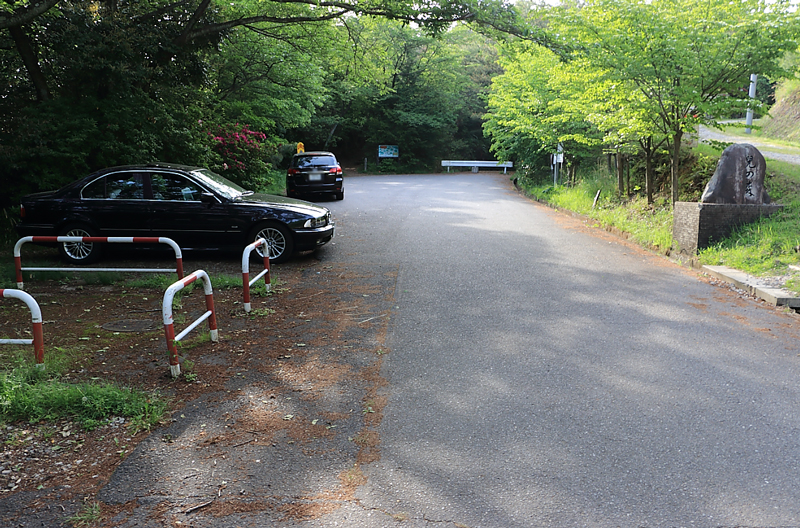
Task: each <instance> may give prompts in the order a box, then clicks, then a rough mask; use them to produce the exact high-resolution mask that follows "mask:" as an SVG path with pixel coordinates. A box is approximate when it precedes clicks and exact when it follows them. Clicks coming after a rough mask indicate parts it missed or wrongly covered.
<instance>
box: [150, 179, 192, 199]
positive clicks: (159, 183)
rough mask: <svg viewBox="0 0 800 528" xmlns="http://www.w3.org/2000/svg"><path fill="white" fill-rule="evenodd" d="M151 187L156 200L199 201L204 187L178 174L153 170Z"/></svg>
mask: <svg viewBox="0 0 800 528" xmlns="http://www.w3.org/2000/svg"><path fill="white" fill-rule="evenodd" d="M150 187H151V188H152V190H153V199H154V200H164V201H179V202H197V201H200V195H201V194H202V193H203V192H204V191H203V189H202V188H201V187H200V186H199V185H197V184H196V183H194V182H193V181H191V180H189V179H188V178H184V177H183V176H180V175H178V174H167V173H158V172H153V173H151V174H150Z"/></svg>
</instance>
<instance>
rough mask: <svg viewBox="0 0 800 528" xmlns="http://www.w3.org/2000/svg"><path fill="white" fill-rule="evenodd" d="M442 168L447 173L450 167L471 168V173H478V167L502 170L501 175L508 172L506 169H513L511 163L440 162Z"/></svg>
mask: <svg viewBox="0 0 800 528" xmlns="http://www.w3.org/2000/svg"><path fill="white" fill-rule="evenodd" d="M442 167H447V172H450V167H472V172H478V168H480V167H488V168H495V169H496V168H500V167H502V168H503V174H506V173H507V172H508V169H511V168H513V167H514V163H513V162H511V161H466V160H442Z"/></svg>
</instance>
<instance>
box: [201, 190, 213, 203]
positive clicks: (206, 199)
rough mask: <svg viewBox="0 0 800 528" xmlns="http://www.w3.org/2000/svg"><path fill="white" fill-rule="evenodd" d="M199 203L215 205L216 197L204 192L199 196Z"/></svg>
mask: <svg viewBox="0 0 800 528" xmlns="http://www.w3.org/2000/svg"><path fill="white" fill-rule="evenodd" d="M200 201H201V202H203V203H204V204H208V205H211V204H214V203H217V197H216V196H214V195H213V194H211V193H210V192H204V193H201V194H200Z"/></svg>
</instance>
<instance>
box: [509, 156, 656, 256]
mask: <svg viewBox="0 0 800 528" xmlns="http://www.w3.org/2000/svg"><path fill="white" fill-rule="evenodd" d="M521 185H522V187H523V188H524V189H525V190H526V191H527V192H528V193H529V194H531V195H533V196H535V197H536V198H538V199H542V200H545V201H547V202H548V203H550V204H552V205H554V206H556V207H559V208H562V209H567V210H569V211H574V212H576V213H579V214H582V215H584V216H587V217H589V218H591V219H593V220H596V221H597V222H598V224H599V225H600V226H601V227H604V228H609V227H613V228H616V229H619V230H620V231H623V232H625V233H628V234H629V235H630V237H631V239H632V240H634V241H635V242H636V243H637V244H640V245H642V246H646V247H649V248H652V249H655V250H657V251H662V252H665V251H667V250H668V249H669V248H671V247H672V209H671V206H670V205H669V204H668V203H666V202H665V201H664V200H658V201H656V203H655V204H653V205H648V204H647V200H646V199H645V198H643V197H633V198H631V199H629V200H624V201H623V200H620V199H619V198H618V197H617V195H616V190H615V185H616V183H615V180H614V179H613V178H612V177H610V176H609V175H608V174H603V173H602V172H599V171H598V172H595V173H592V174H591V175H589V176H588V177H586V178H584V179H583V180H582V181H581V182H580V183H579V184H577V185H575V186H573V187H565V186H557V187H553V186H552V185H526V184H525V183H524V182H522V183H521ZM598 192H599V193H600V194H599V196H598ZM596 196H597V201H596V202H595V197H596Z"/></svg>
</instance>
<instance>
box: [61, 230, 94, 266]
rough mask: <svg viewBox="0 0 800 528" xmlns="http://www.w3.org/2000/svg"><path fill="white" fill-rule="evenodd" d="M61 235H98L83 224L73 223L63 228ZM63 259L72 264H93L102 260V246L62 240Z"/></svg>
mask: <svg viewBox="0 0 800 528" xmlns="http://www.w3.org/2000/svg"><path fill="white" fill-rule="evenodd" d="M59 236H79V237H88V236H97V234H96V233H95V232H94V230H93V229H92V228H90V227H88V226H86V225H83V224H72V225H68V226H66V227H65V228H63V229H62V230H61V231H60V232H59ZM58 252H59V253H60V254H61V258H62V260H64V261H65V262H68V263H70V264H91V263H93V262H97V261H98V260H100V254H101V253H102V247H101V246H100V244H96V243H91V242H90V243H86V242H62V243H60V244H59V245H58Z"/></svg>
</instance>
